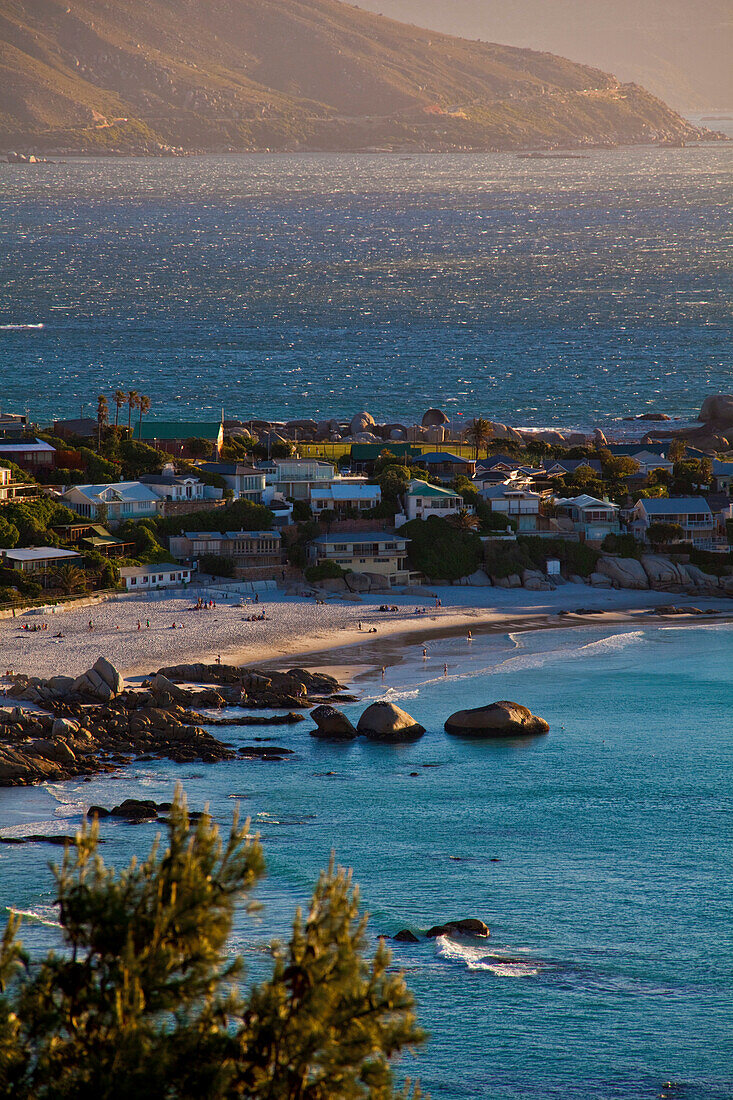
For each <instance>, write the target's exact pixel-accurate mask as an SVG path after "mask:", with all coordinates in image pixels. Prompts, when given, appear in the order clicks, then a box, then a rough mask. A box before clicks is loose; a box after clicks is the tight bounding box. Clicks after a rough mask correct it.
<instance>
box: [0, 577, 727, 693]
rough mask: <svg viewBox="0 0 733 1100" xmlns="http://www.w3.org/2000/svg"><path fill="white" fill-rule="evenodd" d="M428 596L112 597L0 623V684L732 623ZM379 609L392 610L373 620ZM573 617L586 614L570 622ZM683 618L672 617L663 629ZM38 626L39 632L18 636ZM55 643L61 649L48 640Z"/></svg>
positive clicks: (562, 596) (565, 597)
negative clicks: (513, 637)
mask: <svg viewBox="0 0 733 1100" xmlns="http://www.w3.org/2000/svg"><path fill="white" fill-rule="evenodd" d="M430 592H432V593H435V595H436V596H437V598H438V599H439V601H440V605H441V606H439V607H438V606H436V599H435V598H429V597H428V598H426V597H424V598H422V599H420V598H418V597H415V596H402V595H397V594H391V593H390V594H389V596H378V597H375V598H374V599H371V600H369V599H365V600H364V602H362V603H358V604H355V603H352V602H346V601H342V600H339V599H337V598H333V599H328V600H327V601H326V602H325V603H323V604H320V603H318V604H317V603H316V602H315V600H314V599H312V598H305V597H298V596H287V595H285V594H283V593H280V592H277V593H275V592H273V593H271V594H269V593H268V594H267V596H265V597H264V598H263V600H262V602H261V603H259V604H257V605H254V604H252V603H247V604H242V602H241V597H239V596H236V597H232V598H231V599H229V600H223V601H217V602H216V606H215V607H213V608H212V609H211V610H206V611H196V610H195V609H194V607H195V603H196V600H195V597H191V596H189V597H188V598H186V599H180V598H167V597H165V596H163V595H162V594H160V593H158V594H157V595H156V596H155V597H152V596H151V598H150V599H149V600H140V599H139V598H135V599H131V598H128V597H126V596H120V597H119V598H116V599H112V600H108V601H106V602H104V603H100V604H96V605H94V606H91V607H90V606H82V607H74V605H65V606H63V607H59V608H57V609H56V611H55V613H54V614H46V615H40V614H38V613H31V612H26V613H24V614H22V615H19V616H18V617H17V618H15V619H5V620H3V621H0V674H2V673H5V672H6V671H7V670H12V671H14V672H22V673H26V674H32V675H39V676H52V675H56V674H66V675H77V674H78V673H80V672H83V671H84V670H86V669H87V668H89V667H90V666H91V665H92V664H93V663H94V661H95V660H96V659H97V657H99V656H100V655H104V656H106V657H107V658H108V659H109V660H111V661H112V662H113V664H115V665H116V666H117V668H119V669H120V671H122V672H123V673H124V674H125V675H126V676H128V677H135V676H142V675H145V674H147V673H149V672H151V671H154V670H155V669H157V668H160V667H161V666H164V665H171V664H175V663H178V662H182V661H190V660H203V661H214V660H216V658H217V656H221V658H222V660H224V661H227V662H231V663H237V664H253V665H255V664H258V665H261V664H273V663H276V662H277V663H280V662H283V661H286V662H291V663H295V658H296V657H297V658H298V659H299V660H300V659H301V658H302V662H303V663H305V662H306V659H307V656H308V654H312V655H313V654H319V656H320V657H321V660H319V664H322V663H323V661H324V654H329V659H332V660H333V661H334V662H335V663H338V664H339V665H341V664H344V663H348V661H349V659H350V658H349V654H348V653H347V654H345V655H342V650H344V649H346V648H347V647H354V646H363V645H364V644H365V643H370V646H369V648H370V649H372V648H373V644H374V643H380V642H383V641H387V640H389V642H390V643H391V646H393V645H394V644H395V643H397V642H399V640H401V639H404V640H405V641H406V642H408V641H409V642H413V643H414V642H419V641H421V640H423V639H429V638H431V637H434V636H438V635H441V634H443V633H452V632H456V631H460V630H461V629H465V630H466V631H468V630H472V631H486V630H492V631H510V630H512V631H513V630H518V629H533V628H543V627H544V628H547V627H550V626H552V627H559V626H572V625H581V624H582V625H588V624H589V623H594V624H597V623H609V624H610V625H613V624H615V623H622V622H629V621H630V622H635V621H638V620H639V619H640V618H642V619H645V620H646V619H653V618H654V617H655V616H654V609H655V608H656V607H659V606H663V605H669V604H670V603H674V604H675V605H676V606H678V607H684V606H685V605H689V606H690V607H693V606H694V607H698V608H702V609H706V608H717V609H718V610H719V611H720V612H721V616H720V617H723V616H726V617H730V616H731V615H733V604H731V601H730V600H724V599H720V600H701V599H699V598H692V597H686V596H679V595H675V596H672V595H670V594H669V593H667V592H639V591H629V590H615V589H609V590H604V589H591V588H588V587H587V586H585V585H572V584H567V585H563V586H561V587H559V588H558V589H556V590H555V591H552V592H528V591H526V590H524V589H500V588H465V587H452V586H451V587H433V588H431V589H430ZM383 601H388V602H389V604H390V606H395V607H397V609H398V610H396V611H387V612H385V611H380V610H379V608H380V604H381V603H382V602H383ZM580 608H583V609H593V610H595V611H597V612H598V613H597V614H595V615H592V616H591V615H576V614H573V612H574V611H575V610H577V609H580ZM418 609H420V610H418ZM263 611H264V613H265V615H266V619H265V621H259V622H250V621H248V619H249V616H251V615H253V614H259V613H261V612H263ZM560 612H565V614H562V615H560V614H559V613H560ZM568 612H569V613H570V614H568ZM685 618H686V617H683V616H680V617H675V620H674V621H676V622H680V621H685ZM695 619H696V620H697V617H695ZM90 621H91V623H92V628H91V629H90V626H89V623H90ZM42 622H45V623H47V624H48V629H46V630H37V631H32V632H31V631H26V630H24V629H23V627H24V626H25V625H34V624H38V623H42ZM138 622H139V623H140V626H139V627H138ZM174 623H175V624H176V625H175V627H174V626H173V624H174ZM148 624H149V625H148ZM360 624H361V629H360ZM370 631H371V633H370ZM375 631H376V633H375ZM59 634H61V635H63V637H57V635H59Z"/></svg>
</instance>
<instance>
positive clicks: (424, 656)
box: [422, 646, 428, 661]
mask: <svg viewBox="0 0 733 1100" xmlns="http://www.w3.org/2000/svg"><path fill="white" fill-rule="evenodd" d="M422 659H423V661H427V659H428V651H427V649H426V647H425V646H423V647H422Z"/></svg>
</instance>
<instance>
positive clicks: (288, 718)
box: [0, 657, 349, 786]
mask: <svg viewBox="0 0 733 1100" xmlns="http://www.w3.org/2000/svg"><path fill="white" fill-rule="evenodd" d="M202 683H203V684H205V685H206V686H203V687H202V686H200V685H201V684H202ZM184 684H186V685H187V686H183V685H184ZM194 684H195V685H196V686H189V685H194ZM6 695H7V696H8V697H9V698H11V699H14V700H17V701H18V702H19V703H20V702H23V703H25V704H31V705H32V707H33V709H27V708H22V707H20V706H15V707H12V708H7V709H0V786H26V785H29V784H33V783H42V782H44V781H46V780H54V781H55V780H61V779H71V778H72V777H76V776H82V777H83V776H92V775H96V774H99V773H104V772H111V771H114V770H115V769H117V768H118V767H120V766H123V765H125V764H128V763H130V762H131V761H132V760H133V759H138V760H145V759H148V760H150V759H160V758H167V759H170V760H173V761H175V762H176V763H189V762H192V761H202V762H204V763H215V762H217V761H219V760H231V759H234V758H235V757H236V755H237V753H236V752H235V750H234V748H233V747H232V746H231V744H228V743H226V742H224V741H220V740H218V739H217V738H216V737H214V736H213V735H212V734H211V733H208V732H207V731H206V729H204V728H203V727H205V726H207V725H261V724H267V725H278V724H283V725H287V724H291V723H293V722H296V721H300V720H302V716H301V715H299V714H296V713H294V711H293V710H292V708H298V709H299V710H305V709H308V708H310V707H313V706H315V705H316V704H317V703H324V702H326V701H328V700H332V699H336V698H342V699H343V698H349V697H348V696H344V695H343V692H342V689H341V685H340V684H339V682H338V681H337V680H336V679H334V677H332V676H325V675H322V674H315V673H312V672H308V671H307V670H305V669H292V670H291V671H290V672H285V673H269V674H268V673H265V672H263V671H262V670H259V669H249V668H238V667H236V666H232V665H219V664H217V665H210V666H209V665H201V664H195V665H185V666H184V665H180V666H175V667H172V668H167V669H163V670H160V671H159V672H157V673H155V674H154V675H153V676H152V677H150V678H149V679H148V680H147V681H145V682H144V683H143V686H142V687H141V688H139V689H137V688H131V687H129V686H127V685H126V684H125V681H124V680H123V678H122V676H121V675H120V673H119V672H118V671H117V669H116V668H115V667H114V666H113V665H111V664H110V662H109V661H107V660H106V659H105V658H104V657H100V658H99V660H98V661H96V662H95V664H94V666H93V667H92V668H91V669H89V670H88V671H87V672H85V673H84V674H83V675H81V676H78V677H76V678H75V679H74V678H72V677H68V676H53V677H51V678H49V679H42V678H40V677H37V676H24V675H16V676H14V677H13V678H12V685H11V687H10V688H9V689H8V691H7V692H6ZM202 706H205V707H209V708H215V709H224V708H228V707H232V706H236V707H239V708H252V709H256V708H268V709H269V708H280V707H282V708H285V707H289V708H291V709H290V710H289V711H288V712H287V713H285V714H282V715H275V716H270V715H268V716H264V717H263V716H252V717H247V716H246V717H244V718H242V717H234V718H229V717H227V718H219V719H217V718H213V719H212V718H211V717H209V716H207V715H204V714H201V713H200V712H199V711H198V710H197V709H195V708H197V707H202ZM246 750H251V751H248V752H247V751H246ZM239 751H240V753H241V752H242V750H241V749H240V750H239ZM288 752H289V750H288V749H284V748H283V749H277V750H276V749H275V748H274V747H272V746H268V748H266V749H258V748H257V747H256V746H245V754H248V755H250V756H260V757H262V758H265V759H273V758H275V757H276V756H279V757H282V755H283V754H287V753H288Z"/></svg>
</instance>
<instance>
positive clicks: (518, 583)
mask: <svg viewBox="0 0 733 1100" xmlns="http://www.w3.org/2000/svg"><path fill="white" fill-rule="evenodd" d="M491 580H492V581H493V583H494V584H495V585H496V587H497V588H521V587H522V578H521V577H520V576H519V574H518V573H510V574H509V576H508V577H497V576H495V575H494V574H493V573H492V574H491Z"/></svg>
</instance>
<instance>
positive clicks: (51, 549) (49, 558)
mask: <svg viewBox="0 0 733 1100" xmlns="http://www.w3.org/2000/svg"><path fill="white" fill-rule="evenodd" d="M0 562H2V564H3V565H6V566H8V567H9V568H10V569H15V570H17V571H18V572H19V573H29V574H32V576H33V579H34V580H37V581H40V582H41V584H42V585H44V587H46V586H48V582H49V580H51V579H52V578H51V575H52V573H53V570H54V569H57V568H58V567H59V566H61V565H68V564H71V565H81V564H82V556H81V554H79V553H77V551H76V550H59V548H58V547H56V546H31V547H26V548H24V549H20V550H0Z"/></svg>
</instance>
